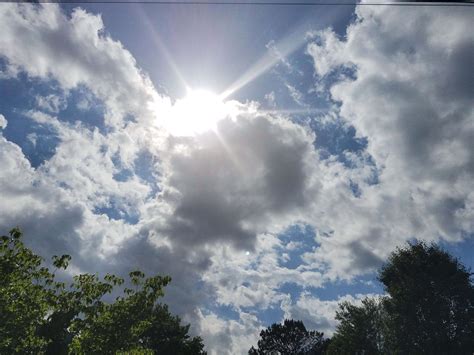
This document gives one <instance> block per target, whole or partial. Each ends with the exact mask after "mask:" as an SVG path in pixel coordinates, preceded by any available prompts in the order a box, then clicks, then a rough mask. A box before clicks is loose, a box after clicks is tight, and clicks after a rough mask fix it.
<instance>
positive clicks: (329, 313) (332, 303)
mask: <svg viewBox="0 0 474 355" xmlns="http://www.w3.org/2000/svg"><path fill="white" fill-rule="evenodd" d="M377 296H379V295H375V294H365V295H362V294H356V295H354V296H353V295H344V296H339V297H337V299H333V300H321V299H319V298H317V297H314V296H312V295H311V294H310V293H308V292H304V293H302V294H301V295H300V297H299V298H298V299H297V300H295V301H292V300H291V299H290V298H289V297H287V298H286V299H285V300H284V301H283V302H282V306H281V307H282V309H283V310H284V312H285V313H284V318H286V319H299V320H302V321H303V323H304V324H305V326H306V327H307V328H308V329H315V330H318V331H322V332H324V335H325V336H326V337H328V336H332V334H333V333H334V330H335V328H336V326H337V321H336V319H335V315H336V311H337V310H338V309H339V303H341V302H350V303H352V304H356V305H361V303H362V299H364V298H365V297H377Z"/></svg>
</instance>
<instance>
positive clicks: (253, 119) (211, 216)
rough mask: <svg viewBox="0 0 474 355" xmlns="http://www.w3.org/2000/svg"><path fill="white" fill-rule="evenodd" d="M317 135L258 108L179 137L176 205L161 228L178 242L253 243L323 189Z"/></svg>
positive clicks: (171, 181) (171, 169)
mask: <svg viewBox="0 0 474 355" xmlns="http://www.w3.org/2000/svg"><path fill="white" fill-rule="evenodd" d="M313 139H314V137H312V136H311V135H310V134H308V133H307V132H305V131H304V129H303V128H301V127H298V126H296V125H294V124H291V123H289V122H287V121H284V120H281V119H276V118H271V117H265V116H257V115H241V116H238V117H237V118H235V119H230V118H229V119H225V120H222V121H220V122H219V125H218V128H217V132H208V133H205V134H202V135H198V136H196V137H193V138H190V139H178V140H175V139H172V140H171V141H170V147H171V150H172V153H171V154H170V155H169V158H168V159H167V163H166V166H167V169H168V170H167V172H166V176H167V178H166V179H165V185H164V186H166V187H165V191H167V192H165V193H164V194H163V200H164V201H166V203H167V204H168V205H170V206H173V207H174V208H173V212H172V214H171V215H170V217H169V219H168V220H167V222H166V223H165V226H164V227H163V228H162V229H161V232H163V233H165V234H167V235H169V237H170V239H171V241H172V242H173V243H176V244H179V243H190V244H191V245H196V244H206V243H209V242H213V241H224V242H230V243H231V244H233V245H234V246H236V247H238V248H243V249H252V248H253V244H254V242H255V238H256V234H257V233H260V232H263V231H265V228H266V225H265V224H266V223H268V222H270V221H271V220H272V219H274V218H276V217H279V216H283V217H284V218H287V216H289V215H291V214H292V213H293V212H294V211H295V210H297V209H300V208H304V207H306V206H309V204H310V202H311V201H312V199H314V198H315V197H316V196H317V185H315V183H314V180H312V178H313V174H314V165H313V166H312V164H317V162H318V160H317V155H316V154H314V151H313V148H312V140H313Z"/></svg>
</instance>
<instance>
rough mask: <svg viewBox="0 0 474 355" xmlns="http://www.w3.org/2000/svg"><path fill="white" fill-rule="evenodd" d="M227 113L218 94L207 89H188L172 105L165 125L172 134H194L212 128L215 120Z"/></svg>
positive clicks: (226, 108)
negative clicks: (182, 96) (184, 94)
mask: <svg viewBox="0 0 474 355" xmlns="http://www.w3.org/2000/svg"><path fill="white" fill-rule="evenodd" d="M229 113H230V112H229V109H228V107H227V106H226V104H225V103H224V102H223V101H222V100H221V98H220V97H219V95H216V94H214V93H212V92H210V91H207V90H189V91H188V93H187V95H186V96H185V97H184V98H182V99H179V100H177V101H176V102H175V104H174V105H173V108H172V112H171V117H170V121H169V122H168V125H167V126H168V128H169V130H170V132H171V133H172V134H174V135H180V136H183V135H195V134H199V133H202V132H205V131H209V130H214V129H215V128H216V123H217V121H219V120H221V119H223V118H225V117H226V116H227V115H228V114H229Z"/></svg>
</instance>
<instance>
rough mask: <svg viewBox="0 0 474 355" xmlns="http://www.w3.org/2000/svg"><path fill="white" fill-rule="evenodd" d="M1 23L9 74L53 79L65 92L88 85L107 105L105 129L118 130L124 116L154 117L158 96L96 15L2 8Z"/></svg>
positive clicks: (53, 7) (2, 49) (24, 6)
mask: <svg viewBox="0 0 474 355" xmlns="http://www.w3.org/2000/svg"><path fill="white" fill-rule="evenodd" d="M0 19H1V21H0V24H1V25H0V31H1V32H2V34H3V35H2V38H1V39H0V53H2V56H3V57H4V58H5V59H6V60H7V64H8V67H7V68H8V71H10V72H19V71H25V72H26V73H28V75H30V76H31V77H37V78H43V79H49V78H51V79H54V80H56V81H57V82H58V83H59V84H60V86H61V88H63V89H64V90H69V89H73V88H76V87H77V86H78V85H85V86H87V87H88V88H89V89H90V90H91V91H92V92H93V94H94V95H96V96H97V97H98V98H99V99H101V100H103V101H104V102H105V103H106V104H107V113H106V116H105V120H106V123H107V124H109V125H121V124H122V123H123V122H122V120H123V118H124V116H125V115H126V114H132V115H134V116H138V117H140V118H141V119H146V120H148V121H149V120H151V119H153V118H154V117H153V113H152V110H150V107H152V106H153V105H154V103H155V102H156V101H159V96H158V95H157V93H156V92H155V90H154V88H153V85H152V84H151V82H150V80H149V79H148V77H147V76H145V75H144V74H143V73H142V72H141V71H140V70H139V69H138V68H137V66H136V61H135V59H134V58H133V56H132V55H131V54H130V53H129V52H128V51H127V50H125V49H124V48H123V46H122V44H121V43H120V42H118V41H114V40H112V39H111V38H110V37H108V36H107V35H106V34H105V33H104V25H103V22H102V19H101V17H100V16H99V15H92V14H90V13H87V12H86V11H85V10H83V9H80V8H76V9H74V10H73V11H72V12H71V14H70V16H66V14H64V13H63V12H62V11H61V8H60V7H59V6H56V5H52V4H47V5H40V6H30V5H28V4H20V5H18V4H3V5H2V6H1V7H0ZM20 43H22V44H23V43H28V45H19V44H20Z"/></svg>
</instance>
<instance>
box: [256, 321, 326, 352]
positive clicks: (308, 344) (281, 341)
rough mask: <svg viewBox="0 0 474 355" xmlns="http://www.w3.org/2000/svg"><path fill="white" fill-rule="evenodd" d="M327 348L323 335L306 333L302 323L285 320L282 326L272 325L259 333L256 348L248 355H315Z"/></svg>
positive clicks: (312, 332)
mask: <svg viewBox="0 0 474 355" xmlns="http://www.w3.org/2000/svg"><path fill="white" fill-rule="evenodd" d="M326 347H327V339H324V334H323V333H320V332H317V331H308V330H306V327H305V326H304V324H303V322H302V321H299V320H292V319H285V321H284V322H283V324H278V323H275V324H272V325H271V326H270V327H268V328H267V329H264V330H262V331H261V332H260V339H259V340H258V348H257V349H255V348H254V347H253V346H252V348H250V350H249V355H265V354H266V355H269V354H281V355H290V354H291V355H303V354H304V355H310V354H311V355H317V354H323V353H324V350H325V349H326Z"/></svg>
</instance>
